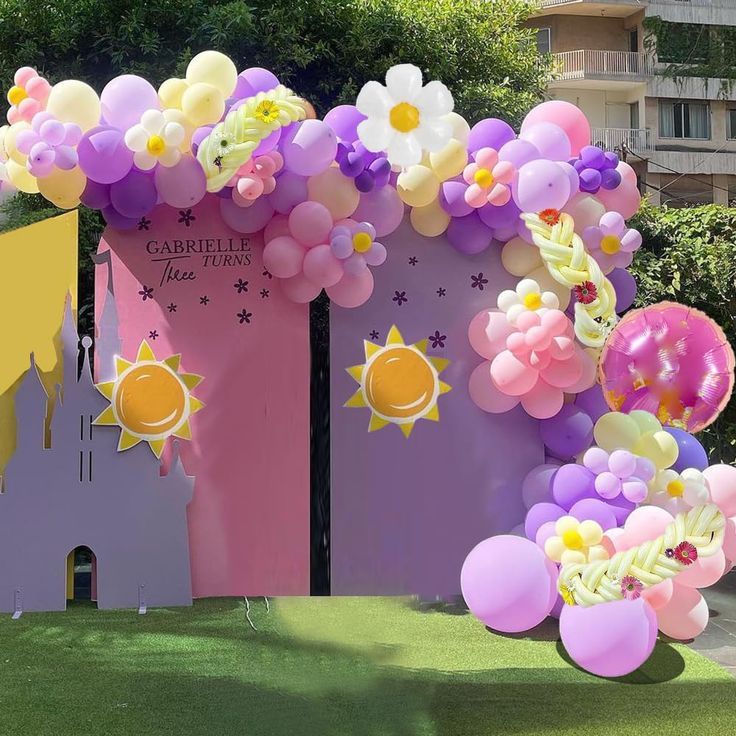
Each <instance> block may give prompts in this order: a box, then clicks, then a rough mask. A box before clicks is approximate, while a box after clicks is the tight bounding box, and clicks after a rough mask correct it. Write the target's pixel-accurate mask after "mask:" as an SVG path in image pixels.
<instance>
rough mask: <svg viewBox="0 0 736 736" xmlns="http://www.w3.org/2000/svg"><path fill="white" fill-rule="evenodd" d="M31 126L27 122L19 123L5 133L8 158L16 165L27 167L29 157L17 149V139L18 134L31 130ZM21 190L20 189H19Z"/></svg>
mask: <svg viewBox="0 0 736 736" xmlns="http://www.w3.org/2000/svg"><path fill="white" fill-rule="evenodd" d="M30 128H31V126H30V125H29V124H28V123H26V122H25V121H21V122H19V123H13V124H12V125H11V126H10V127H9V128H8V130H7V131H6V133H5V141H4V145H5V152H6V153H7V154H8V158H9V159H10V160H11V161H15V163H17V164H20V165H21V166H23V167H25V165H26V161H27V160H28V155H27V154H25V153H21V152H20V151H19V150H18V149H17V147H16V138H17V137H18V133H20V132H21V131H22V130H30ZM18 188H20V187H18Z"/></svg>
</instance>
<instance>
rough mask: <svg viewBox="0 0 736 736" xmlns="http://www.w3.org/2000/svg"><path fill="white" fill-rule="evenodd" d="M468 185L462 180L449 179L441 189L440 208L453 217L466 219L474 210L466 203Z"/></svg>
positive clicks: (443, 183)
mask: <svg viewBox="0 0 736 736" xmlns="http://www.w3.org/2000/svg"><path fill="white" fill-rule="evenodd" d="M467 188H468V185H467V184H466V183H465V182H464V181H463V180H462V179H449V180H448V181H444V182H442V185H441V187H440V197H439V201H440V207H442V209H443V210H444V211H445V212H447V214H448V215H452V217H465V216H466V215H469V214H470V213H471V212H472V211H473V208H472V207H471V206H470V205H469V204H468V203H467V202H466V201H465V191H466V190H467Z"/></svg>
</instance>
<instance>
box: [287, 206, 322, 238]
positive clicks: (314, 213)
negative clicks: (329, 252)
mask: <svg viewBox="0 0 736 736" xmlns="http://www.w3.org/2000/svg"><path fill="white" fill-rule="evenodd" d="M332 225H333V221H332V215H331V214H330V211H329V210H328V209H327V207H325V206H324V205H323V204H320V203H319V202H302V203H301V204H298V205H297V206H296V207H294V209H293V210H292V211H291V212H290V213H289V229H290V230H291V235H292V237H294V238H296V240H298V241H299V242H300V243H301V244H302V245H306V246H307V248H311V247H312V246H315V245H320V244H322V243H327V242H328V240H329V235H330V230H332Z"/></svg>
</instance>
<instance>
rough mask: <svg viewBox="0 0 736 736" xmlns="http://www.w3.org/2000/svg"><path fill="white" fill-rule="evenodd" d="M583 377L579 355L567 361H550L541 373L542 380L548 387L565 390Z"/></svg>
mask: <svg viewBox="0 0 736 736" xmlns="http://www.w3.org/2000/svg"><path fill="white" fill-rule="evenodd" d="M582 375H583V362H582V360H581V359H580V358H579V355H575V356H573V357H572V358H569V359H568V360H552V361H550V363H549V365H548V366H547V367H546V368H545V369H544V371H543V372H542V378H543V379H544V380H545V382H546V383H548V384H549V385H550V386H554V387H555V388H564V389H567V388H568V387H569V386H572V385H573V384H574V383H575V382H576V381H578V380H580V377H581V376H582Z"/></svg>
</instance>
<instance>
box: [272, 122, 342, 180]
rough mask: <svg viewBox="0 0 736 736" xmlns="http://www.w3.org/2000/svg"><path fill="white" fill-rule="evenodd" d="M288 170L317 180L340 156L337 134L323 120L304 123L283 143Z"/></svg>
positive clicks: (296, 126) (282, 149) (286, 132)
mask: <svg viewBox="0 0 736 736" xmlns="http://www.w3.org/2000/svg"><path fill="white" fill-rule="evenodd" d="M280 148H281V152H282V154H283V156H284V166H285V167H286V168H287V169H288V170H289V171H293V172H294V173H295V174H300V175H301V176H313V175H314V174H319V173H320V172H322V171H324V170H325V169H326V168H327V167H328V166H329V165H330V163H331V162H332V161H333V160H334V158H335V154H336V153H337V137H336V136H335V132H334V131H333V130H332V128H330V126H329V125H326V124H325V123H324V122H322V121H321V120H304V121H302V122H301V123H297V124H296V125H294V126H292V127H291V128H290V129H289V130H287V131H285V134H284V136H283V137H282V139H281V146H280Z"/></svg>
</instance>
